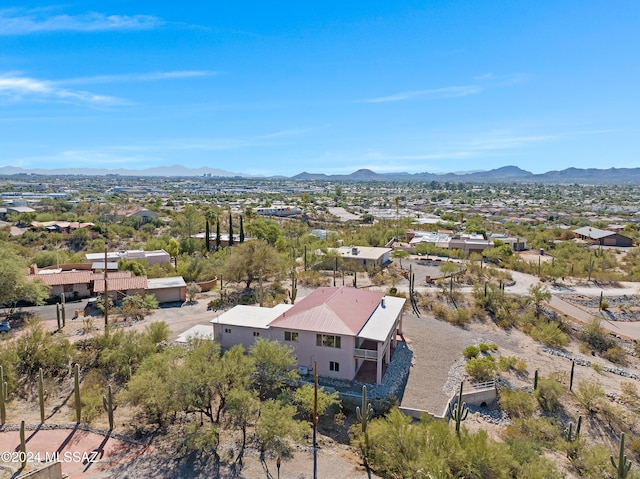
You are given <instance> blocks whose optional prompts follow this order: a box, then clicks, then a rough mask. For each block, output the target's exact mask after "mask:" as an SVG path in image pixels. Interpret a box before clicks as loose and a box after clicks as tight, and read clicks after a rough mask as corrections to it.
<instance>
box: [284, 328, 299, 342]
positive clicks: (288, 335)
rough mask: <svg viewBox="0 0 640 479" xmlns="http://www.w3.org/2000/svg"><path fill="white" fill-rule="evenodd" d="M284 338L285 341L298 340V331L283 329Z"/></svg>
mask: <svg viewBox="0 0 640 479" xmlns="http://www.w3.org/2000/svg"><path fill="white" fill-rule="evenodd" d="M284 340H285V341H293V342H294V343H297V342H298V333H296V332H295V331H285V332H284Z"/></svg>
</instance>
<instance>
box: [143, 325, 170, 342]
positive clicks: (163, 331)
mask: <svg viewBox="0 0 640 479" xmlns="http://www.w3.org/2000/svg"><path fill="white" fill-rule="evenodd" d="M144 329H145V333H146V334H147V338H148V339H149V341H150V342H151V344H158V343H161V342H163V341H167V340H168V339H169V334H170V333H171V328H170V327H169V325H168V324H167V323H165V322H164V321H155V322H153V323H151V324H148V325H147V326H146V327H145V328H144Z"/></svg>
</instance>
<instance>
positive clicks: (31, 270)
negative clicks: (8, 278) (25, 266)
mask: <svg viewBox="0 0 640 479" xmlns="http://www.w3.org/2000/svg"><path fill="white" fill-rule="evenodd" d="M23 271H24V270H23ZM29 274H38V265H37V264H35V263H34V264H32V265H31V266H29Z"/></svg>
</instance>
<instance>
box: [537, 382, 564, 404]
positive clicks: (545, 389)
mask: <svg viewBox="0 0 640 479" xmlns="http://www.w3.org/2000/svg"><path fill="white" fill-rule="evenodd" d="M562 392H563V388H562V384H560V382H558V381H557V380H555V379H553V378H540V379H538V389H536V390H535V391H534V396H535V397H536V399H537V400H538V403H540V407H541V408H542V409H544V410H545V411H548V412H554V411H555V410H557V409H558V408H559V407H560V404H561V402H560V397H561V396H562Z"/></svg>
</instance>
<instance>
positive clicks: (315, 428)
mask: <svg viewBox="0 0 640 479" xmlns="http://www.w3.org/2000/svg"><path fill="white" fill-rule="evenodd" d="M317 432H318V371H317V369H316V362H315V361H314V362H313V479H317V478H318V443H317V441H316V434H317Z"/></svg>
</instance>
